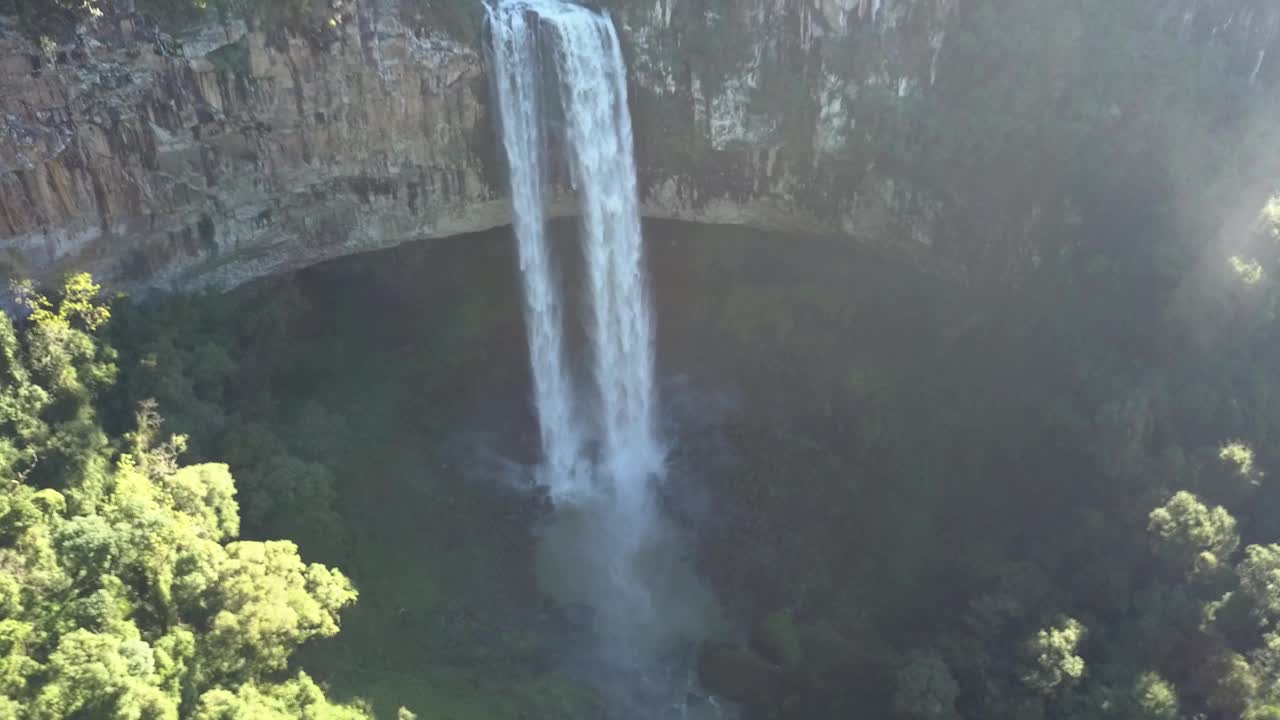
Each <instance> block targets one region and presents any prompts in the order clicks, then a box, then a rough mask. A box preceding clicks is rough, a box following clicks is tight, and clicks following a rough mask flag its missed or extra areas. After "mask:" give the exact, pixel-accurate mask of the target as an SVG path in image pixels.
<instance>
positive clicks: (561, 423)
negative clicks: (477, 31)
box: [488, 0, 712, 717]
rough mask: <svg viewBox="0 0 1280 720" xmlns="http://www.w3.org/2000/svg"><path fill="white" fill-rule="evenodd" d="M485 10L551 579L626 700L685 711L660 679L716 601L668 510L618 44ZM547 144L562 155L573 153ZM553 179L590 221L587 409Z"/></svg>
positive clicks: (577, 16) (554, 19)
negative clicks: (558, 173)
mask: <svg viewBox="0 0 1280 720" xmlns="http://www.w3.org/2000/svg"><path fill="white" fill-rule="evenodd" d="M488 13H489V29H490V36H491V43H490V45H491V48H492V56H491V60H492V68H493V73H492V77H493V83H494V89H495V95H496V99H497V103H498V110H499V112H500V118H501V121H502V140H503V144H504V146H505V149H506V155H507V161H508V165H509V168H510V172H511V195H512V202H513V206H514V210H515V231H516V236H517V238H518V244H519V255H520V265H521V269H522V271H523V275H524V290H525V314H526V320H527V326H528V334H529V354H530V360H531V365H532V369H533V376H534V401H535V403H536V404H537V414H538V421H539V424H540V428H541V433H542V449H543V466H542V471H541V472H542V477H543V481H544V483H545V484H546V486H547V488H548V489H549V491H550V494H551V498H552V501H553V503H554V506H555V513H554V515H553V519H552V521H551V523H550V524H549V525H548V527H547V528H546V529H545V531H544V532H543V535H542V539H541V543H540V546H539V575H540V577H541V579H542V581H543V584H544V587H546V588H547V589H548V591H549V592H551V593H552V594H553V595H555V596H556V597H557V598H558V599H559V600H560V601H561V604H562V606H564V607H575V606H581V607H587V608H590V610H591V615H592V619H593V628H594V630H595V631H596V632H595V635H596V637H597V639H598V640H599V641H600V643H601V645H602V646H603V647H605V648H607V660H606V663H605V664H606V665H611V666H612V667H613V669H612V670H610V671H609V672H612V673H613V675H614V676H615V677H621V678H625V680H624V681H623V682H622V683H621V685H624V686H626V687H625V688H624V692H626V693H629V694H630V696H631V697H630V699H628V700H627V701H626V702H627V703H628V704H633V705H635V704H646V703H647V704H648V706H650V707H651V706H653V705H654V704H655V702H654V701H655V700H657V701H658V704H664V703H668V702H671V701H670V698H672V697H674V698H677V701H676V702H675V703H674V704H673V706H675V705H679V704H681V703H683V701H684V698H685V696H686V690H687V684H680V683H670V682H668V681H665V680H652V679H651V678H660V677H662V676H663V674H664V673H668V674H669V673H670V671H671V670H672V667H671V666H670V665H664V664H663V662H664V661H661V660H659V658H661V657H667V656H670V654H671V653H672V652H673V651H674V652H675V653H676V654H679V653H680V652H682V650H681V648H686V649H687V648H688V647H689V646H690V644H691V641H692V640H693V639H694V638H696V637H700V636H701V633H703V632H704V631H705V629H706V613H707V612H708V611H709V608H710V607H711V606H712V603H711V602H710V598H709V595H708V594H707V593H706V591H705V590H704V589H703V587H702V585H701V583H699V582H698V581H697V579H696V576H695V574H694V573H693V572H692V571H691V569H690V568H689V567H688V566H687V564H686V563H685V562H684V559H683V556H684V554H685V553H684V552H683V549H682V545H681V539H680V534H679V533H678V532H677V531H676V530H675V529H674V528H673V527H672V526H671V524H670V522H669V521H668V520H667V519H666V518H665V517H664V515H663V513H662V512H661V511H660V508H659V503H658V499H657V484H658V481H659V480H660V479H661V477H662V474H663V472H664V449H663V447H662V444H661V442H660V441H659V439H658V436H657V431H656V428H655V425H656V419H655V416H656V414H657V411H656V408H655V404H656V401H655V391H654V358H653V321H652V317H651V311H650V307H649V299H648V292H647V287H646V274H645V263H644V251H643V250H644V249H643V245H642V242H641V234H640V215H639V211H638V202H637V195H636V168H635V158H634V154H633V151H632V146H633V138H632V130H631V118H630V113H629V110H628V106H627V84H626V66H625V64H624V62H623V57H622V49H621V44H620V42H619V40H618V35H617V32H616V30H615V29H614V26H613V23H612V21H611V20H610V18H609V17H608V15H605V14H602V13H598V12H595V11H592V10H589V9H587V8H584V7H582V6H579V5H574V4H571V3H570V2H566V1H565V0H500V1H499V2H498V4H497V5H496V6H489V7H488ZM561 120H562V123H561V122H560V121H561ZM552 135H554V137H552ZM548 148H562V152H563V157H560V156H559V155H557V154H553V153H551V152H549V151H548ZM552 167H557V168H559V167H565V168H567V170H568V176H569V184H570V185H571V188H570V189H572V190H573V191H574V192H575V194H576V199H577V202H578V207H579V214H580V216H581V223H580V224H581V230H582V243H583V256H584V259H585V263H584V264H585V274H586V281H585V284H584V287H585V289H586V302H587V307H586V308H585V309H586V311H587V313H588V319H587V330H588V332H589V337H590V349H591V359H592V363H593V369H594V372H593V380H594V382H593V387H592V390H593V392H591V393H582V394H581V397H576V395H578V393H576V392H575V386H574V385H573V383H572V378H571V376H570V373H569V372H568V365H567V361H566V354H567V350H566V343H565V332H564V325H565V317H564V314H565V313H564V310H563V303H562V301H561V299H560V289H559V285H558V283H557V278H556V277H555V272H554V271H553V264H552V257H551V255H552V253H551V252H550V245H549V243H548V242H547V237H546V213H545V200H546V196H547V194H548V192H547V184H548V180H547V178H549V177H550V176H551V174H552V173H551V172H550V170H549V169H550V168H552ZM686 654H687V653H686ZM592 662H594V660H593V661H592ZM646 688H647V689H646ZM664 693H665V698H659V697H658V696H662V695H663V694H664ZM641 696H643V697H641ZM642 716H644V717H652V713H649V712H646V713H642Z"/></svg>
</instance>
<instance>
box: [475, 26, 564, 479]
mask: <svg viewBox="0 0 1280 720" xmlns="http://www.w3.org/2000/svg"><path fill="white" fill-rule="evenodd" d="M490 22H491V27H492V37H493V43H494V48H493V55H494V63H493V82H494V84H495V87H496V90H497V92H496V95H497V99H498V110H499V113H500V114H501V118H502V141H503V145H504V146H505V148H506V153H507V164H508V166H509V168H510V176H511V202H512V205H513V206H514V210H515V212H514V217H515V220H514V223H515V231H516V238H517V242H518V245H519V255H520V270H521V276H522V277H523V282H524V300H525V313H524V315H525V325H526V327H527V332H528V336H529V360H530V364H531V366H532V371H533V395H534V407H535V408H536V410H537V413H538V425H539V428H540V431H541V434H542V456H543V462H544V468H543V469H544V475H545V477H544V482H545V483H546V484H547V485H548V486H549V487H550V488H551V491H552V494H553V496H558V497H570V496H573V495H576V494H578V493H580V492H582V491H583V490H584V489H585V488H584V487H583V484H584V482H585V481H584V479H583V478H582V477H581V475H582V472H581V456H582V433H581V431H580V429H579V427H578V423H577V419H576V417H575V411H576V410H575V406H576V400H575V398H574V392H573V384H572V382H571V380H570V377H569V372H568V369H567V367H566V364H565V357H564V331H563V324H564V318H563V315H564V313H563V310H562V309H561V302H560V293H559V290H558V289H557V284H556V277H555V272H554V270H553V269H552V266H551V261H550V256H549V251H548V247H547V239H546V217H545V213H544V211H543V203H544V194H545V190H544V178H545V172H544V170H543V166H542V155H543V147H544V144H545V138H544V137H543V131H542V98H541V97H540V88H539V85H540V83H539V74H540V72H541V58H540V52H539V47H538V40H537V35H536V33H535V29H536V28H535V27H534V26H533V25H531V24H530V23H529V15H528V13H527V12H524V11H516V10H515V9H514V8H513V9H512V10H511V11H507V12H502V13H491V14H490Z"/></svg>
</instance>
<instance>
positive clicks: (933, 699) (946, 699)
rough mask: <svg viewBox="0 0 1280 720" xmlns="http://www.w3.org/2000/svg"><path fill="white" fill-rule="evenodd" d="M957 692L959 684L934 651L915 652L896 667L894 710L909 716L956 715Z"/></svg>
mask: <svg viewBox="0 0 1280 720" xmlns="http://www.w3.org/2000/svg"><path fill="white" fill-rule="evenodd" d="M959 695H960V686H959V684H957V683H956V679H955V677H953V676H952V674H951V669H950V668H948V667H947V663H946V662H945V661H943V659H942V657H941V656H940V655H939V654H938V653H937V652H935V651H924V652H914V653H911V654H910V655H908V656H907V659H906V661H905V662H904V663H903V664H902V666H901V667H900V668H899V669H898V686H897V689H896V690H895V691H894V693H893V710H894V712H895V713H897V714H898V715H900V716H902V717H904V718H911V720H948V719H949V718H957V717H959V715H957V713H956V707H955V705H956V698H957V697H959Z"/></svg>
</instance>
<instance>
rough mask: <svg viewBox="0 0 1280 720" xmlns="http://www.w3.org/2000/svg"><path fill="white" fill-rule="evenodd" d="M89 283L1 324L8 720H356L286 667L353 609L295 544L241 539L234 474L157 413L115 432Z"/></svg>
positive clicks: (1, 599)
mask: <svg viewBox="0 0 1280 720" xmlns="http://www.w3.org/2000/svg"><path fill="white" fill-rule="evenodd" d="M98 290H99V289H98V287H97V286H96V285H93V284H92V282H91V281H90V280H89V278H88V276H86V275H77V276H74V277H72V278H71V279H70V280H68V282H67V285H66V287H65V288H64V289H63V291H62V293H61V294H60V295H58V296H57V297H56V298H53V299H51V298H48V297H45V296H43V295H39V294H36V293H34V292H33V291H32V290H31V289H30V288H29V287H28V286H17V287H15V296H16V297H17V299H18V301H19V303H20V306H21V308H22V309H23V310H24V311H25V312H24V313H23V315H24V316H25V319H24V320H22V321H19V322H15V321H14V320H13V319H12V318H11V316H10V315H9V314H5V315H3V316H0V354H2V356H3V361H2V370H0V373H2V375H0V378H2V380H0V422H2V423H3V439H2V440H0V538H2V539H0V543H2V544H0V558H3V560H2V561H0V617H2V619H0V628H2V630H0V652H2V653H3V658H2V659H0V693H3V695H2V696H0V715H3V716H4V717H10V718H50V719H52V718H121V719H124V718H153V719H156V720H159V719H161V718H177V717H179V716H182V717H194V718H204V719H208V720H213V719H215V718H236V717H255V718H257V717H261V718H269V717H280V718H285V717H302V716H304V715H305V716H307V717H315V718H334V719H335V720H336V719H338V718H359V717H364V716H365V715H364V713H363V712H361V711H359V710H356V709H353V708H347V707H343V706H339V705H334V704H332V703H330V702H329V701H328V700H326V699H325V697H324V693H323V692H322V691H321V689H320V688H319V687H318V686H317V685H316V684H315V682H314V681H312V680H311V678H309V677H308V676H307V675H306V674H305V673H301V672H294V673H290V672H287V669H288V661H289V657H290V655H291V654H292V653H293V652H294V651H295V650H296V649H297V648H298V646H299V645H301V644H302V643H303V642H305V641H307V640H308V639H310V638H313V637H327V636H331V635H333V634H334V633H336V632H337V631H338V616H339V612H340V611H341V609H342V608H343V607H345V606H347V605H349V604H350V603H352V602H353V601H354V600H355V598H356V593H355V591H354V589H353V588H352V586H351V583H350V582H349V581H348V580H347V579H346V577H344V576H343V575H342V574H341V573H340V572H338V571H336V570H332V569H329V568H327V567H325V566H323V565H318V564H310V565H308V564H304V563H303V562H302V560H301V559H300V558H299V556H298V551H297V546H296V545H294V544H293V543H291V542H287V541H268V542H249V541H237V540H236V536H237V535H238V534H239V530H240V514H239V507H238V505H237V502H236V498H235V495H236V488H235V483H234V481H233V480H232V478H231V475H230V473H229V472H228V469H227V466H226V465H222V464H201V465H186V466H184V465H180V464H179V456H180V455H181V453H182V450H183V448H184V445H185V438H183V437H182V436H171V437H169V438H167V439H165V438H163V437H161V434H160V426H161V421H160V418H159V416H158V415H157V414H156V412H155V408H154V405H152V404H150V403H144V404H142V405H141V406H140V410H139V411H138V413H137V419H136V422H135V423H134V424H133V428H132V430H131V431H130V432H128V433H126V434H124V435H120V436H115V437H112V436H109V435H108V434H107V433H106V432H104V430H103V428H102V423H101V421H100V420H99V416H98V414H97V409H96V407H97V401H99V400H100V399H101V398H102V397H103V395H104V393H107V392H109V391H110V390H111V386H112V384H113V382H114V380H115V378H116V365H115V362H114V361H115V359H116V354H115V352H114V351H113V350H111V349H110V348H109V347H108V346H106V345H105V344H103V343H102V342H101V341H100V339H99V338H98V337H97V336H96V335H95V332H96V331H98V330H99V329H100V328H101V327H102V326H103V324H104V323H106V322H107V320H108V319H109V317H110V310H109V309H108V308H107V307H106V306H105V305H104V304H102V302H101V301H100V300H99V298H98Z"/></svg>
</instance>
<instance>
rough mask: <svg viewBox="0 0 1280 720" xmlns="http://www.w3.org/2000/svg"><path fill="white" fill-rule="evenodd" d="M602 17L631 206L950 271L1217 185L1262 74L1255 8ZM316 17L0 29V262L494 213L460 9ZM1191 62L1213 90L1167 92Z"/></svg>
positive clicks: (84, 260) (124, 264)
mask: <svg viewBox="0 0 1280 720" xmlns="http://www.w3.org/2000/svg"><path fill="white" fill-rule="evenodd" d="M602 4H603V5H605V6H606V7H608V8H609V9H610V10H611V11H612V12H613V14H614V15H615V18H616V19H617V21H618V22H619V25H620V27H621V30H622V33H623V36H624V44H625V45H626V48H625V51H626V55H627V58H628V64H629V67H630V70H631V73H632V83H631V84H632V96H631V104H632V114H633V118H634V122H635V126H636V134H637V138H636V140H637V147H638V152H637V156H638V159H639V161H640V163H641V166H642V167H641V178H640V180H641V192H642V196H643V197H642V201H643V205H644V210H645V213H646V214H647V215H649V216H651V217H663V218H680V219H686V220H691V221H697V222H716V223H737V224H745V225H751V226H755V227H761V228H772V229H783V230H799V231H811V232H818V233H838V234H843V235H847V236H850V237H852V238H856V239H858V240H860V241H863V242H870V243H875V244H879V245H884V246H888V247H892V248H895V249H896V250H897V251H900V252H903V253H907V254H910V255H912V256H913V257H916V258H918V259H919V260H920V261H921V262H924V263H931V264H935V265H937V266H938V267H945V268H948V269H950V270H956V271H961V272H975V271H977V270H981V271H982V272H987V271H991V270H994V271H995V272H996V273H997V274H1009V273H1016V272H1017V270H1018V269H1020V268H1025V267H1030V266H1034V265H1035V264H1036V263H1038V262H1039V261H1040V259H1041V257H1042V256H1043V254H1044V253H1045V251H1046V248H1045V247H1044V246H1043V243H1044V242H1045V241H1044V240H1043V238H1046V237H1048V238H1056V240H1055V242H1061V241H1062V240H1061V233H1057V234H1055V233H1054V232H1051V231H1049V230H1046V229H1045V228H1061V227H1070V226H1071V224H1072V223H1077V224H1078V223H1080V222H1081V220H1080V218H1081V217H1082V215H1084V214H1087V212H1088V208H1089V207H1090V205H1089V204H1090V202H1091V201H1090V198H1089V195H1090V189H1091V188H1111V187H1129V186H1131V185H1133V183H1134V180H1133V174H1134V172H1131V170H1132V169H1133V168H1144V172H1147V173H1153V172H1155V170H1153V168H1156V169H1158V170H1159V172H1160V173H1162V174H1163V175H1164V176H1167V177H1172V178H1174V179H1176V180H1177V182H1175V183H1173V184H1174V185H1179V186H1183V185H1185V186H1188V187H1201V188H1203V187H1207V186H1210V185H1211V184H1212V183H1214V182H1217V181H1218V180H1219V179H1220V176H1222V175H1224V173H1223V172H1217V174H1215V175H1214V176H1213V177H1208V176H1207V175H1206V174H1205V173H1204V172H1200V171H1199V170H1197V171H1194V172H1192V171H1186V170H1185V168H1189V167H1197V168H1198V167H1200V165H1203V164H1204V163H1203V162H1202V160H1203V157H1202V156H1203V155H1206V154H1212V153H1213V152H1218V151H1217V150H1208V149H1206V148H1219V147H1220V146H1222V143H1221V142H1219V141H1220V140H1221V138H1222V137H1229V138H1232V143H1234V144H1232V145H1231V147H1232V148H1235V147H1236V145H1238V144H1239V142H1242V140H1240V138H1244V137H1245V136H1246V133H1245V132H1244V130H1246V129H1258V128H1262V127H1266V126H1268V124H1267V123H1262V122H1259V121H1258V117H1259V116H1258V114H1257V112H1258V111H1257V109H1256V107H1255V105H1257V104H1258V103H1261V102H1263V101H1262V100H1258V99H1257V98H1259V97H1265V96H1266V95H1267V93H1265V92H1263V91H1262V90H1261V88H1268V87H1274V82H1275V80H1276V79H1277V76H1280V62H1277V61H1276V59H1274V57H1272V56H1275V57H1280V52H1278V53H1269V50H1270V49H1271V48H1272V47H1273V45H1274V44H1275V38H1276V36H1277V34H1278V33H1277V29H1278V26H1280V13H1278V12H1277V11H1276V10H1275V9H1273V8H1270V7H1269V6H1268V5H1267V4H1265V3H1264V2H1262V1H1261V0H1205V1H1204V2H1194V1H1193V0H1185V1H1184V0H1124V2H1120V3H1115V2H1110V1H1109V2H1100V1H1097V0H1088V2H1084V3H1081V4H1079V7H1075V6H1073V7H1071V8H1067V9H1064V8H1062V7H1061V3H1050V2H1048V0H1031V1H1030V2H1027V3H1013V2H1012V1H1011V0H1010V1H1008V2H1006V1H1002V0H748V1H744V2H730V1H729V0H644V1H643V2H633V1H631V0H609V1H607V2H604V3H602ZM444 6H449V8H450V9H442V8H444ZM459 6H462V9H461V10H460V11H459V10H458V7H459ZM3 7H4V3H3V2H0V12H3ZM333 7H334V8H335V14H334V15H333V16H332V17H331V18H328V19H326V22H325V25H324V27H323V28H322V29H323V31H324V32H323V33H322V34H319V35H318V34H316V33H308V32H305V31H302V32H299V31H296V28H293V29H291V28H288V27H271V26H269V25H267V24H264V23H262V22H260V21H259V22H254V21H253V20H248V21H247V20H246V19H244V18H241V17H237V16H235V14H233V13H226V12H222V13H216V12H213V11H208V12H206V13H205V14H204V16H203V17H200V18H198V19H197V21H195V22H194V23H192V24H189V25H187V26H185V27H183V28H181V29H173V28H167V29H166V30H167V31H162V30H161V29H160V27H158V26H157V23H156V22H155V21H154V20H153V18H152V17H151V16H150V15H147V14H145V13H141V12H138V11H137V10H135V9H134V8H133V6H132V5H131V4H129V3H127V2H117V3H116V4H115V5H113V6H111V7H109V8H106V11H105V12H104V14H103V15H102V16H101V17H98V18H86V19H84V20H83V21H82V22H80V23H79V25H78V26H77V28H76V31H75V32H74V33H68V34H64V35H61V36H57V37H48V36H44V37H42V36H40V35H38V34H36V33H33V32H31V31H30V30H29V28H24V27H22V23H21V22H20V21H19V20H18V19H17V18H16V17H14V18H5V17H4V16H3V15H0V248H3V253H4V262H5V264H6V266H7V270H8V271H9V272H17V273H24V274H34V275H37V276H47V275H49V274H52V273H56V272H59V271H61V270H64V269H69V268H72V267H75V268H86V269H89V270H91V271H93V272H95V273H96V274H98V275H100V276H102V277H105V278H109V279H111V280H112V281H114V282H115V283H117V284H118V285H121V286H125V287H148V286H155V287H172V288H177V289H188V288H195V287H202V286H208V287H230V286H234V285H236V284H238V283H241V282H243V281H245V280H248V279H251V278H253V277H257V276H261V275H264V274H269V273H275V272H281V271H287V270H290V269H294V268H298V267H302V266H305V265H308V264H311V263H315V262H318V261H321V260H324V259H327V258H332V257H337V256H341V255H345V254H349V253H354V252H360V251H364V250H372V249H376V248H381V247H388V246H391V245H395V244H398V243H402V242H406V241H409V240H414V239H419V238H428V237H443V236H448V235H455V234H459V233H465V232H469V231H475V230H481V229H485V228H489V227H493V226H497V225H501V224H505V223H507V222H509V220H510V208H509V203H508V201H507V200H506V198H505V196H504V189H503V185H504V182H505V181H504V174H505V173H504V169H503V167H502V161H501V156H500V151H499V149H498V147H497V146H496V141H495V136H494V133H493V120H492V118H491V117H490V115H489V110H488V108H487V106H488V89H487V81H486V78H485V68H484V53H483V51H482V48H481V41H480V37H481V34H482V33H481V32H480V28H479V16H480V13H479V5H478V0H477V2H476V3H470V2H463V0H453V1H452V2H450V1H449V0H343V1H342V2H339V3H335V4H334V5H333ZM446 10H447V11H446ZM459 17H461V18H463V20H462V21H461V22H459V21H458V20H457V19H458V18H459ZM1119 33H1130V34H1131V35H1118V34H1119ZM1121 41H1123V42H1121ZM1107 43H1112V44H1110V45H1108V44H1107ZM1126 43H1127V44H1126ZM1104 63H1110V65H1107V64H1104ZM1193 64H1194V66H1195V67H1198V68H1199V69H1200V70H1201V71H1202V73H1203V74H1204V75H1205V76H1206V77H1208V78H1209V79H1211V80H1213V81H1214V82H1220V83H1221V84H1222V89H1221V90H1220V91H1219V90H1215V91H1214V92H1215V93H1217V94H1216V95H1213V97H1208V95H1211V94H1213V93H1209V92H1207V91H1206V90H1204V88H1203V83H1199V84H1196V85H1195V86H1194V87H1192V86H1191V85H1190V84H1189V82H1188V81H1186V80H1183V79H1180V78H1184V77H1186V71H1187V68H1188V67H1192V65H1193ZM1100 77H1101V78H1105V81H1099V80H1098V78H1100ZM1083 83H1092V85H1090V87H1089V89H1088V91H1087V92H1085V91H1082V89H1081V87H1082V84H1083ZM1157 96H1158V98H1157ZM1219 96H1221V97H1219ZM1161 102H1162V103H1164V104H1163V105H1160V103H1161ZM1224 103H1229V104H1227V105H1224ZM1207 107H1212V108H1215V109H1214V111H1213V112H1209V111H1207V110H1205V108H1207ZM1170 113H1172V114H1174V116H1176V117H1178V118H1179V121H1178V122H1176V123H1169V122H1167V121H1166V120H1167V118H1168V117H1169V115H1170ZM1232 113H1234V114H1232ZM1179 114H1181V115H1179ZM1184 116H1185V117H1184ZM1268 117H1269V116H1268ZM1152 128H1158V129H1159V132H1155V131H1153V129H1152ZM1188 138H1190V139H1188ZM1086 146H1087V147H1088V148H1089V149H1088V150H1082V148H1084V147H1086ZM1188 148H1189V149H1188ZM1171 149H1177V152H1173V151H1172V150H1171ZM1094 156H1096V157H1097V158H1101V160H1094V161H1093V162H1097V163H1098V164H1099V165H1100V166H1105V167H1107V168H1111V167H1114V168H1117V171H1116V174H1117V178H1113V179H1112V180H1111V181H1110V182H1111V183H1112V184H1111V185H1108V184H1107V183H1108V181H1107V180H1105V179H1104V180H1098V179H1097V178H1096V177H1095V175H1098V174H1102V175H1105V174H1106V173H1105V172H1102V171H1098V170H1097V168H1096V167H1094V166H1091V165H1088V164H1087V163H1088V162H1090V161H1089V160H1087V158H1089V157H1094ZM1153 157H1154V158H1157V161H1153V160H1152V159H1151V158H1153ZM1214 157H1217V156H1216V155H1214ZM1076 165H1080V166H1079V167H1077V166H1076ZM1135 172H1136V171H1135ZM1242 173H1243V171H1241V170H1240V169H1239V168H1233V169H1232V171H1231V176H1232V178H1233V179H1235V180H1238V179H1239V178H1240V176H1241V175H1242ZM1244 174H1247V173H1244ZM1272 177H1274V175H1273V176H1272ZM1117 183H1118V185H1117ZM1237 184H1238V183H1237ZM1175 192H1176V190H1175ZM571 210H572V202H571V200H570V199H568V198H565V199H562V200H561V201H559V202H558V203H557V211H558V212H561V213H566V212H571Z"/></svg>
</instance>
